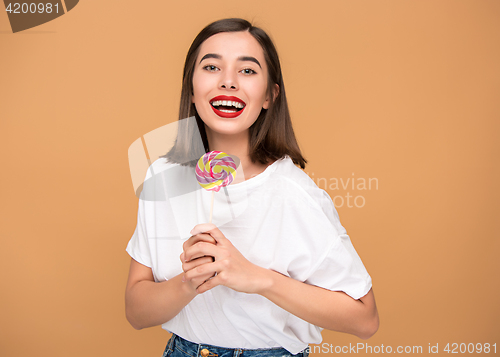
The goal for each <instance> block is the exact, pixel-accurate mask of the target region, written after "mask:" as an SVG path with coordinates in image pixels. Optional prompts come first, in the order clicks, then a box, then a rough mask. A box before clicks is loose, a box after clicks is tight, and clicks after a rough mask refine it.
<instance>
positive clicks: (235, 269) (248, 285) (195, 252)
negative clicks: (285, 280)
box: [181, 223, 270, 294]
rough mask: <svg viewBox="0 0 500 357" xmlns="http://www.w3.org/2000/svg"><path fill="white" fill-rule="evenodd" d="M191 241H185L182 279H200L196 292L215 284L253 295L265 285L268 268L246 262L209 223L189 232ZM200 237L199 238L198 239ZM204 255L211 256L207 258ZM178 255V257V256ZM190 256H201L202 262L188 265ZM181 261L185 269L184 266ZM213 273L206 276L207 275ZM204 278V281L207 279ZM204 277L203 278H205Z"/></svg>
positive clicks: (196, 280)
mask: <svg viewBox="0 0 500 357" xmlns="http://www.w3.org/2000/svg"><path fill="white" fill-rule="evenodd" d="M191 234H192V235H193V237H191V238H190V239H193V241H195V240H196V239H197V238H196V237H199V238H198V239H199V240H198V241H195V243H193V244H190V243H188V242H189V240H188V241H186V243H185V249H184V253H183V256H182V255H181V257H182V258H183V259H184V262H183V270H184V271H185V272H186V273H185V274H184V281H187V282H190V283H191V284H192V286H194V285H196V284H198V283H199V282H200V281H201V285H199V286H198V288H197V289H196V291H197V292H198V293H204V292H205V291H207V290H210V289H212V288H213V287H215V286H217V285H224V286H227V287H228V288H231V289H233V290H236V291H239V292H243V293H248V294H255V293H259V292H260V291H261V290H262V289H264V288H265V286H266V284H268V283H269V282H270V281H269V276H268V270H267V269H265V268H262V267H259V266H258V265H255V264H253V263H250V262H249V261H248V260H247V259H246V258H245V257H244V256H243V255H242V254H241V253H240V252H239V251H238V250H237V249H236V248H235V247H234V246H233V244H232V243H231V242H230V241H229V240H228V239H227V238H226V237H225V236H224V235H223V234H222V232H221V231H220V230H219V229H218V228H217V227H216V226H215V225H214V224H212V223H204V224H199V225H197V226H195V227H194V228H193V230H192V231H191ZM207 235H209V236H210V237H212V238H213V239H214V240H215V242H216V243H215V245H214V244H213V243H211V242H210V241H209V239H208V238H207V237H206V236H207ZM201 240H203V241H201ZM206 256H212V257H214V258H215V261H214V262H210V261H208V260H207V259H205V258H207V257H206ZM182 258H181V259H182ZM192 259H204V260H203V263H200V264H197V265H193V266H188V265H187V264H189V263H190V262H191V260H192ZM184 264H186V265H185V267H186V269H184ZM215 273H217V275H216V276H215V277H213V278H211V279H210V277H211V276H213V275H215ZM207 277H208V280H207ZM205 280H206V281H205Z"/></svg>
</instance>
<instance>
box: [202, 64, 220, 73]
mask: <svg viewBox="0 0 500 357" xmlns="http://www.w3.org/2000/svg"><path fill="white" fill-rule="evenodd" d="M203 69H206V70H207V71H210V72H213V71H215V70H216V69H217V67H215V66H214V65H211V64H209V65H208V66H205V67H203Z"/></svg>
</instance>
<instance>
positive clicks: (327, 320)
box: [181, 224, 379, 339]
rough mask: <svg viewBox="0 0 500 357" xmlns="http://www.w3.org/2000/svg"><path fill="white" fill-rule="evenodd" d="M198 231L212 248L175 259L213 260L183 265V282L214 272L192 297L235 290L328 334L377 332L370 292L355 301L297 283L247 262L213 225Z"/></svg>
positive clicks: (194, 250) (204, 247)
mask: <svg viewBox="0 0 500 357" xmlns="http://www.w3.org/2000/svg"><path fill="white" fill-rule="evenodd" d="M201 232H205V233H209V234H210V235H211V236H212V237H214V239H215V240H216V241H217V243H216V245H214V244H209V243H205V242H199V243H197V244H194V245H192V246H190V247H188V248H187V249H185V251H184V255H183V256H181V257H182V258H183V259H184V260H185V261H186V262H189V261H190V260H191V259H195V258H198V257H201V256H204V255H211V256H213V257H215V262H213V263H210V262H209V263H207V264H203V265H200V266H198V267H196V268H195V269H186V267H184V266H183V270H184V271H185V272H186V273H185V277H184V278H183V279H184V280H185V281H191V280H192V279H196V278H197V277H198V276H200V275H201V274H203V275H204V276H206V275H207V274H213V273H215V272H217V275H216V276H215V277H214V278H212V279H210V280H207V281H206V282H204V283H203V284H201V285H200V286H199V287H198V289H197V292H198V293H203V292H205V291H207V290H209V289H212V288H213V287H215V286H217V285H224V286H227V287H229V288H231V289H233V290H236V291H240V292H244V293H249V294H260V295H262V296H264V297H266V298H267V299H269V300H270V301H272V302H273V303H275V304H276V305H278V306H280V307H281V308H283V309H284V310H286V311H288V312H290V313H292V314H294V315H295V316H297V317H299V318H301V319H303V320H305V321H307V322H309V323H311V324H314V325H316V326H319V327H323V328H326V329H328V330H333V331H339V332H346V333H350V334H354V335H356V336H358V337H360V338H362V339H367V338H369V337H370V336H372V335H373V334H374V333H375V332H376V331H377V329H378V325H379V319H378V312H377V308H376V305H375V299H374V296H373V291H372V290H371V289H370V291H369V292H368V293H367V294H366V295H365V296H364V297H362V298H360V299H359V300H355V299H353V298H351V297H350V296H348V295H346V294H345V293H343V292H340V291H330V290H327V289H323V288H320V287H317V286H314V285H310V284H306V283H303V282H300V281H297V280H295V279H292V278H289V277H287V276H285V275H282V274H280V273H278V272H276V271H273V270H269V269H265V268H262V267H260V266H257V265H255V264H253V263H251V262H249V261H248V260H247V259H246V258H245V257H243V255H242V254H241V253H240V252H239V251H238V250H237V249H236V248H235V247H234V246H233V245H232V244H231V242H230V241H229V240H228V239H227V238H226V237H224V235H223V234H222V232H220V230H219V229H217V228H216V227H215V226H214V225H213V224H210V225H209V224H203V225H198V226H196V227H195V229H193V231H192V232H191V233H192V234H194V235H196V234H199V233H201ZM184 264H186V263H184Z"/></svg>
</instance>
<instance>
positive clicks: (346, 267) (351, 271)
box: [305, 234, 372, 300]
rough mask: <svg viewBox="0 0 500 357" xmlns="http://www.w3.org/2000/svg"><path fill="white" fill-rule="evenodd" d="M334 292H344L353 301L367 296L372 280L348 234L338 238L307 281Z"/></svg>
mask: <svg viewBox="0 0 500 357" xmlns="http://www.w3.org/2000/svg"><path fill="white" fill-rule="evenodd" d="M305 282H306V283H308V284H312V285H316V286H319V287H322V288H325V289H328V290H332V291H343V292H345V293H346V294H347V295H349V296H350V297H352V298H353V299H356V300H357V299H359V298H361V297H363V296H365V295H366V294H367V293H368V291H370V288H371V287H372V280H371V277H370V275H369V274H368V272H367V271H366V268H365V266H364V265H363V263H362V261H361V259H360V258H359V256H358V254H357V252H356V250H355V249H354V247H353V245H352V243H351V240H350V238H349V236H348V235H347V234H342V235H339V236H337V237H336V238H335V239H334V241H333V242H332V244H331V245H330V248H329V249H328V251H327V254H326V256H325V257H324V258H323V260H322V261H321V262H320V263H319V265H318V266H317V267H316V269H315V270H314V272H313V273H312V274H311V275H310V276H309V278H308V279H307V280H306V281H305Z"/></svg>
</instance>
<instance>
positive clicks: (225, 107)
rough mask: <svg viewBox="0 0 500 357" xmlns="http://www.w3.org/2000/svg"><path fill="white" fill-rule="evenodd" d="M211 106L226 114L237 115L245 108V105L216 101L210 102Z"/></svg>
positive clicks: (229, 101) (228, 101)
mask: <svg viewBox="0 0 500 357" xmlns="http://www.w3.org/2000/svg"><path fill="white" fill-rule="evenodd" d="M210 105H211V106H212V107H213V108H215V109H217V110H220V111H221V112H224V113H237V112H239V111H241V110H243V108H244V107H245V105H244V104H243V103H239V102H235V101H231V100H214V101H212V102H210Z"/></svg>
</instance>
